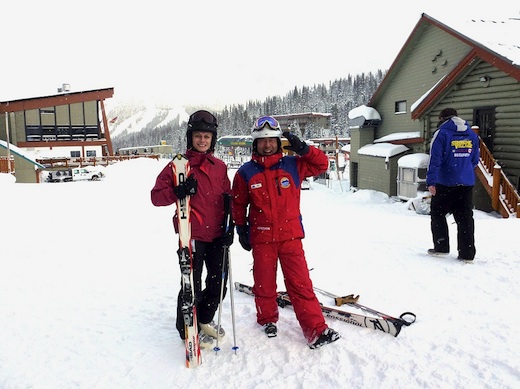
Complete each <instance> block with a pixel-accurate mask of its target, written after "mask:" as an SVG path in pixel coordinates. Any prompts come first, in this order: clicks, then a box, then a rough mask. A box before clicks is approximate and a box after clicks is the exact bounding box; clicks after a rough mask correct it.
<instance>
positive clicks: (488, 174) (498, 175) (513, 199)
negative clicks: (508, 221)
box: [477, 137, 520, 217]
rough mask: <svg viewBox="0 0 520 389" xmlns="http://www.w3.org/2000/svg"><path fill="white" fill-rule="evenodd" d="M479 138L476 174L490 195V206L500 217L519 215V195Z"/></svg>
mask: <svg viewBox="0 0 520 389" xmlns="http://www.w3.org/2000/svg"><path fill="white" fill-rule="evenodd" d="M479 139H480V164H479V167H478V168H477V176H478V177H479V179H480V181H481V182H482V184H483V185H484V188H485V189H486V191H487V192H488V194H489V195H490V196H491V206H492V208H493V209H494V210H496V211H498V212H499V213H500V215H502V217H520V196H519V195H518V192H517V191H516V189H515V187H514V186H513V185H512V184H511V181H509V179H508V178H507V177H506V175H505V174H504V172H503V171H502V168H501V167H500V165H499V164H498V163H497V162H496V161H495V158H493V155H492V154H491V152H490V151H489V149H488V147H487V146H486V144H485V143H484V142H483V141H482V139H481V138H480V137H479Z"/></svg>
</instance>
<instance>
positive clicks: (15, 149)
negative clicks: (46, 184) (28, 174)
mask: <svg viewBox="0 0 520 389" xmlns="http://www.w3.org/2000/svg"><path fill="white" fill-rule="evenodd" d="M0 147H3V148H4V149H6V150H7V142H6V141H5V140H1V139H0ZM9 152H10V153H11V154H16V155H17V156H19V157H20V158H23V159H25V160H26V161H29V162H31V163H32V164H34V165H35V166H37V167H39V168H40V169H45V166H43V165H42V164H40V163H38V162H36V157H35V156H34V155H33V154H32V153H30V152H28V151H25V150H22V149H21V148H19V147H17V146H15V145H13V144H9Z"/></svg>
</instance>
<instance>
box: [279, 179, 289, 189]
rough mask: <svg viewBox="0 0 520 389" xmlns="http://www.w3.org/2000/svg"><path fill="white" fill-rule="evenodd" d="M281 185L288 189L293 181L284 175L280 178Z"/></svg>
mask: <svg viewBox="0 0 520 389" xmlns="http://www.w3.org/2000/svg"><path fill="white" fill-rule="evenodd" d="M280 186H281V187H282V188H284V189H287V188H288V187H290V186H291V181H289V178H287V177H282V178H281V179H280Z"/></svg>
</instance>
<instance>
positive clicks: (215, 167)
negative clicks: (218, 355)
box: [151, 111, 233, 348]
mask: <svg viewBox="0 0 520 389" xmlns="http://www.w3.org/2000/svg"><path fill="white" fill-rule="evenodd" d="M217 126H218V124H217V119H216V118H215V117H214V116H213V115H212V114H211V113H209V112H207V111H197V112H195V113H194V114H192V115H191V116H190V119H189V121H188V130H187V132H186V139H187V151H186V156H187V157H188V160H189V163H190V175H189V176H188V178H187V179H186V181H185V182H184V183H183V184H181V185H178V186H175V185H174V179H173V169H172V163H171V162H170V163H168V165H166V167H165V168H164V169H163V170H162V171H161V173H160V174H159V176H158V177H157V180H156V182H155V186H154V187H153V189H152V192H151V199H152V203H153V205H155V206H167V205H171V204H174V203H175V202H176V201H177V199H182V198H184V197H186V196H187V195H190V208H191V214H190V221H191V239H192V242H193V245H194V246H193V284H194V287H195V306H196V309H197V316H198V321H199V328H200V331H201V332H200V333H199V343H200V347H202V348H211V347H212V345H213V340H214V339H215V338H216V337H217V327H218V326H217V325H216V324H215V322H214V321H213V318H214V316H215V312H216V310H217V308H218V305H219V302H220V297H221V296H220V291H221V283H222V282H224V294H223V296H222V298H223V297H224V296H225V294H226V291H227V290H226V284H227V276H226V277H224V278H225V279H223V277H222V262H223V258H224V246H226V247H229V246H231V244H232V243H233V226H231V229H230V231H228V232H225V231H224V228H223V222H224V194H231V183H230V181H229V178H228V175H227V167H226V165H225V164H224V162H222V161H221V160H220V159H218V158H216V157H215V156H214V155H213V150H214V149H215V144H216V142H217ZM173 224H174V227H175V232H176V233H178V215H177V212H175V215H174V217H173ZM204 265H205V266H206V272H207V277H206V279H205V288H204V289H202V271H203V266H204ZM226 265H227V264H226ZM224 271H225V274H226V275H227V274H228V272H227V268H225V269H224ZM181 297H182V290H181V291H180V292H179V296H178V301H177V323H176V325H177V330H178V331H179V335H180V337H181V339H183V340H184V338H185V334H184V319H183V315H182V310H181V307H182V300H181ZM224 334H225V332H224V330H223V328H222V327H220V333H219V337H222V336H224Z"/></svg>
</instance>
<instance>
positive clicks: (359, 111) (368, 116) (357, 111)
mask: <svg viewBox="0 0 520 389" xmlns="http://www.w3.org/2000/svg"><path fill="white" fill-rule="evenodd" d="M358 117H364V118H365V120H381V115H380V114H379V112H377V111H376V110H375V108H372V107H367V106H366V105H364V104H363V105H360V106H359V107H356V108H353V109H351V110H350V111H349V112H348V118H349V119H351V120H352V119H355V118H358Z"/></svg>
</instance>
